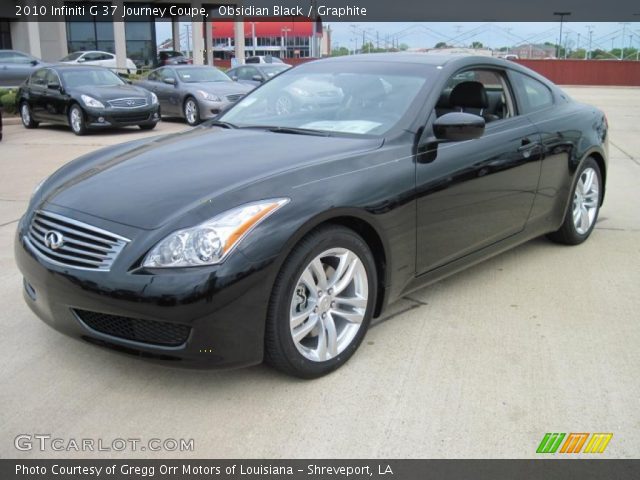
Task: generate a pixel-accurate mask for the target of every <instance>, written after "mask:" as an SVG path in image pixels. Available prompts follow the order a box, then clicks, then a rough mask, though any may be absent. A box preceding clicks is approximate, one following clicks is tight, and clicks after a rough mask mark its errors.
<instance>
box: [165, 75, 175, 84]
mask: <svg viewBox="0 0 640 480" xmlns="http://www.w3.org/2000/svg"><path fill="white" fill-rule="evenodd" d="M162 81H163V82H164V83H166V84H167V85H175V84H176V79H175V78H171V77H168V78H163V79H162Z"/></svg>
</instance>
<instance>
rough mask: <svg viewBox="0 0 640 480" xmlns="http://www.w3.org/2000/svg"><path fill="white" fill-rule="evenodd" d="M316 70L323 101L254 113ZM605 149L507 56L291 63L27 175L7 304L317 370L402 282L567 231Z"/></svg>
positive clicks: (138, 344) (237, 359) (339, 359)
mask: <svg viewBox="0 0 640 480" xmlns="http://www.w3.org/2000/svg"><path fill="white" fill-rule="evenodd" d="M328 82H330V83H331V84H332V85H333V86H334V87H335V88H336V89H339V90H340V92H341V94H340V96H341V99H342V100H341V102H339V103H329V104H326V105H324V106H322V107H318V108H312V109H309V108H302V109H299V110H297V109H295V108H294V109H292V110H290V111H286V112H285V111H282V110H278V109H276V102H275V101H276V99H277V98H278V97H279V94H280V93H281V92H283V91H285V90H286V89H287V88H288V87H290V85H292V84H296V85H306V87H305V88H310V89H311V88H315V87H313V86H314V85H322V86H323V87H322V88H325V86H326V84H327V83H328ZM316 93H317V92H312V91H310V92H308V94H309V95H314V94H316ZM301 94H302V93H301ZM607 143H608V138H607V120H606V117H605V115H604V114H603V113H602V112H601V111H599V110H598V109H596V108H594V107H591V106H589V105H584V104H580V103H577V102H575V101H573V100H572V99H571V98H569V97H568V96H567V95H566V94H565V93H564V92H563V91H562V90H560V89H559V88H557V87H556V86H554V85H553V84H552V83H550V82H549V81H548V80H546V79H544V78H543V77H541V76H539V75H537V74H536V73H534V72H532V71H530V70H528V69H526V68H523V67H521V66H519V65H517V64H515V63H513V62H506V61H503V60H498V59H492V58H477V57H438V56H421V55H411V54H381V55H363V56H359V57H349V58H334V59H328V60H321V61H316V62H311V63H307V64H304V65H302V66H299V67H297V68H295V69H292V70H290V71H287V72H285V73H283V74H281V75H279V76H277V77H275V78H274V79H272V80H271V81H269V82H266V83H264V84H263V85H262V86H260V87H259V88H257V89H256V90H254V91H253V92H251V93H250V94H248V95H247V96H246V97H244V98H243V99H242V100H240V101H239V102H238V103H237V104H235V105H234V106H233V107H232V108H231V109H229V110H228V111H226V112H225V113H223V114H222V115H221V116H219V117H218V118H217V119H215V120H210V121H208V122H205V123H204V124H202V125H201V126H199V127H196V128H194V129H192V130H188V131H186V132H182V133H179V134H173V135H169V136H164V137H156V138H153V139H143V140H136V141H133V142H129V143H125V144H121V145H116V146H111V147H107V148H106V149H103V150H99V151H97V152H94V153H90V154H88V155H85V156H84V157H81V158H79V159H77V160H75V161H73V162H71V163H68V164H67V165H65V166H63V167H62V168H61V169H60V170H58V171H57V172H55V173H54V174H53V175H51V176H50V177H49V178H48V179H46V180H44V181H43V182H42V183H41V184H40V185H39V186H38V187H36V189H35V191H34V194H33V197H32V198H31V201H30V204H29V207H28V210H27V212H26V214H25V215H24V217H23V218H22V219H21V220H20V222H19V226H18V230H17V236H16V242H15V245H16V247H15V253H16V258H17V263H18V265H19V268H20V270H21V272H22V273H23V276H24V294H25V300H26V302H27V303H28V305H29V306H30V307H31V309H32V310H33V311H34V312H35V313H36V314H37V315H38V316H39V317H40V318H42V320H44V321H45V322H46V323H48V324H49V325H51V326H52V327H53V328H55V329H57V330H59V331H61V332H63V333H66V334H68V335H71V336H73V337H76V338H80V339H84V340H85V341H88V342H91V343H93V344H96V345H100V346H103V347H108V348H110V349H113V350H119V351H121V352H128V353H133V354H136V355H139V356H142V357H146V358H150V359H156V360H158V361H164V362H167V363H169V364H173V365H178V366H180V365H181V366H242V365H251V364H256V363H259V362H261V361H263V359H266V360H267V361H268V362H269V363H270V364H272V365H273V366H275V367H276V368H278V369H281V370H283V371H285V372H288V373H290V374H293V375H297V376H300V377H305V378H311V377H317V376H320V375H323V374H326V373H328V372H330V371H332V370H334V369H336V368H338V367H339V366H341V365H342V364H343V363H345V362H346V361H347V360H348V359H349V357H351V355H353V353H354V352H355V351H356V349H357V348H358V346H359V345H360V343H361V342H362V339H363V337H364V336H365V334H366V331H367V328H368V326H369V323H370V322H371V319H372V318H373V317H377V316H379V315H380V314H381V312H383V310H384V309H385V307H386V306H387V305H388V304H389V303H391V302H393V301H395V300H397V299H398V298H400V297H401V296H403V295H405V294H406V293H407V292H410V291H412V290H415V289H417V288H419V287H421V286H424V285H425V284H427V283H429V282H433V281H435V280H437V279H440V278H443V277H445V276H447V275H449V274H452V273H454V272H456V271H458V270H460V269H462V268H464V267H466V266H469V265H472V264H474V263H477V262H478V261H480V260H483V259H486V258H488V257H490V256H492V255H495V254H498V253H500V252H502V251H504V250H506V249H508V248H511V247H514V246H515V245H518V244H520V243H522V242H525V241H527V240H529V239H532V238H534V237H537V236H540V235H545V234H546V235H548V236H549V238H550V239H551V240H553V241H556V242H560V243H564V244H570V245H576V244H580V243H581V242H583V241H585V240H586V239H587V238H588V237H589V235H590V234H591V233H592V230H593V228H594V225H595V223H596V219H597V216H598V210H599V208H600V206H601V205H602V201H603V198H604V193H605V180H606V176H607V150H608V148H607Z"/></svg>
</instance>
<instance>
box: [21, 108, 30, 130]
mask: <svg viewBox="0 0 640 480" xmlns="http://www.w3.org/2000/svg"><path fill="white" fill-rule="evenodd" d="M20 116H21V117H22V123H23V124H24V125H29V124H30V123H31V112H30V111H29V105H27V104H26V103H23V104H22V108H21V109H20Z"/></svg>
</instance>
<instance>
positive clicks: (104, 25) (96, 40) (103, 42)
mask: <svg viewBox="0 0 640 480" xmlns="http://www.w3.org/2000/svg"><path fill="white" fill-rule="evenodd" d="M65 5H68V6H74V5H85V11H86V12H88V11H89V8H88V6H86V5H87V4H85V3H84V2H83V3H79V2H65ZM92 5H98V6H102V5H110V2H107V3H102V2H95V3H92ZM98 18H99V20H98V19H96V18H94V17H93V16H92V15H89V14H88V13H87V14H86V15H85V17H84V18H82V17H78V16H75V17H73V19H72V20H67V49H68V50H69V53H73V52H77V51H79V50H101V51H105V52H111V53H115V43H114V41H113V23H112V21H111V19H109V18H104V17H98Z"/></svg>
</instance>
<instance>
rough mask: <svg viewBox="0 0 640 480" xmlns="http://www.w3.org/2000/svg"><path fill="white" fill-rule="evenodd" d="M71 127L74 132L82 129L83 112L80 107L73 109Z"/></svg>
mask: <svg viewBox="0 0 640 480" xmlns="http://www.w3.org/2000/svg"><path fill="white" fill-rule="evenodd" d="M71 128H72V129H73V131H74V132H79V131H80V130H81V129H82V114H81V113H80V109H79V108H78V107H76V108H72V109H71Z"/></svg>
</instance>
